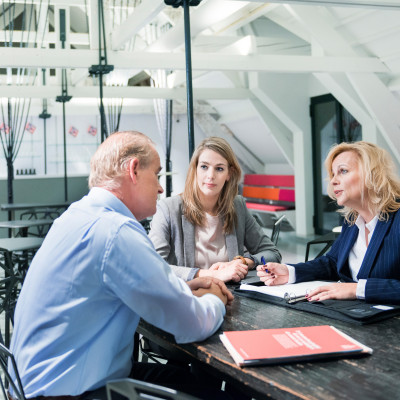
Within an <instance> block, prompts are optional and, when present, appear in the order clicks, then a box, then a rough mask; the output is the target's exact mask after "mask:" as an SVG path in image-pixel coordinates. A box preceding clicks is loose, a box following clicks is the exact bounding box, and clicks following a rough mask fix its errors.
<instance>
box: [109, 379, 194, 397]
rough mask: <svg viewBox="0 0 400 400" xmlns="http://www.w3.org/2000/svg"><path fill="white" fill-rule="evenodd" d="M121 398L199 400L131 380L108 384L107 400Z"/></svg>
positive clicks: (164, 388)
mask: <svg viewBox="0 0 400 400" xmlns="http://www.w3.org/2000/svg"><path fill="white" fill-rule="evenodd" d="M120 396H123V397H124V398H125V399H127V400H141V399H147V400H149V399H152V400H175V399H176V400H197V398H196V397H193V396H191V395H189V394H186V393H182V392H179V391H177V390H174V389H169V388H166V387H164V386H159V385H154V384H152V383H147V382H143V381H138V380H136V379H130V378H126V379H119V380H115V381H110V382H108V383H107V399H108V400H116V399H121V397H120Z"/></svg>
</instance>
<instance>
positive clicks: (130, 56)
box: [0, 47, 393, 73]
mask: <svg viewBox="0 0 400 400" xmlns="http://www.w3.org/2000/svg"><path fill="white" fill-rule="evenodd" d="M108 61H109V64H113V65H114V67H115V69H117V68H120V69H171V70H175V69H185V68H186V64H185V55H184V54H175V53H173V54H170V53H132V52H108ZM96 63H98V52H97V51H95V50H68V49H64V50H62V49H28V48H25V49H19V48H4V47H3V48H0V68H7V67H13V68H18V67H25V68H88V67H89V66H90V65H92V64H96ZM192 68H193V70H204V71H214V70H221V71H233V70H241V71H276V72H357V73H365V72H385V73H387V72H390V71H389V70H388V68H387V67H386V66H385V65H384V64H383V63H382V62H381V61H380V60H379V59H377V58H373V57H357V56H353V57H349V56H347V57H313V56H292V55H279V56H275V55H262V54H260V55H252V56H248V55H245V56H243V55H228V54H219V53H201V54H194V55H192ZM392 72H393V71H392Z"/></svg>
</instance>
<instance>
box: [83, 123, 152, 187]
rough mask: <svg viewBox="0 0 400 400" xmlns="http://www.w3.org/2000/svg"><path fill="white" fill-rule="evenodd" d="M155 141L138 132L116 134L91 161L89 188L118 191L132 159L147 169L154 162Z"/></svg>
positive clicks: (111, 136) (108, 139)
mask: <svg viewBox="0 0 400 400" xmlns="http://www.w3.org/2000/svg"><path fill="white" fill-rule="evenodd" d="M153 144H154V143H153V141H152V140H151V139H150V138H149V137H147V136H146V135H144V134H143V133H140V132H136V131H125V132H114V133H113V134H112V135H110V136H109V137H108V138H107V139H106V140H105V141H104V142H103V143H102V144H101V145H100V146H99V147H98V148H97V150H96V152H95V153H94V155H93V157H92V159H91V160H90V175H89V188H90V189H91V188H92V187H96V186H97V187H104V188H105V189H108V190H115V189H118V188H119V186H120V178H122V176H124V175H125V174H126V171H127V168H128V163H129V161H130V160H132V158H137V159H138V160H139V166H140V167H141V168H145V167H147V166H148V164H149V163H150V162H151V161H152V160H151V159H152V145H153Z"/></svg>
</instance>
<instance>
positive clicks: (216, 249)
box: [149, 137, 282, 282]
mask: <svg viewBox="0 0 400 400" xmlns="http://www.w3.org/2000/svg"><path fill="white" fill-rule="evenodd" d="M240 177H241V169H240V166H239V163H238V161H237V158H236V156H235V154H234V152H233V150H232V148H231V147H230V145H229V144H228V143H227V141H226V140H224V139H222V138H219V137H209V138H206V139H204V140H203V141H202V143H201V144H200V145H199V146H198V147H197V149H196V150H195V152H194V154H193V156H192V159H191V161H190V164H189V170H188V173H187V177H186V183H185V189H184V191H183V193H182V194H180V195H177V196H174V197H169V198H166V199H163V200H160V201H159V202H158V205H157V212H156V214H155V215H154V217H153V220H152V223H151V230H150V233H149V237H150V239H151V240H152V241H153V243H154V246H155V248H156V250H157V252H158V253H159V254H160V255H161V256H162V257H163V258H164V259H165V260H166V261H167V262H168V263H169V264H170V266H171V268H172V269H173V270H174V272H175V273H176V274H177V275H178V276H180V277H181V278H183V279H185V280H190V279H193V278H194V277H197V276H214V277H217V278H219V279H221V280H223V281H224V282H227V281H231V280H232V281H240V280H241V279H243V278H244V277H245V276H246V275H247V273H248V270H249V269H253V268H255V267H256V266H257V265H259V264H261V257H262V256H263V257H264V258H265V260H266V261H272V262H280V260H281V258H282V257H281V254H280V253H279V251H278V249H277V248H276V247H275V245H274V244H273V243H272V242H271V240H270V239H269V238H268V236H267V235H266V234H265V233H264V232H263V230H262V228H261V227H260V226H259V225H258V223H257V222H256V221H255V219H254V218H253V217H252V215H251V214H250V212H249V211H248V209H247V207H246V203H245V201H244V199H243V197H242V196H239V195H238V185H239V181H240Z"/></svg>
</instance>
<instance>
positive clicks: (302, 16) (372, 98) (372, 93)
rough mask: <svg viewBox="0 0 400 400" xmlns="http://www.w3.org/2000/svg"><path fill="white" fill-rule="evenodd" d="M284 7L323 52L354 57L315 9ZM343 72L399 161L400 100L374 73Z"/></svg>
mask: <svg viewBox="0 0 400 400" xmlns="http://www.w3.org/2000/svg"><path fill="white" fill-rule="evenodd" d="M287 7H290V9H291V11H292V13H293V15H295V16H296V18H297V19H298V20H299V21H300V22H301V23H302V24H303V25H304V28H305V29H307V30H309V32H310V33H311V35H312V37H313V38H314V40H315V41H316V42H317V43H318V44H319V46H321V47H322V49H323V51H324V52H325V53H328V54H334V55H339V54H340V55H346V56H349V57H351V56H352V55H355V51H354V50H353V49H352V48H351V46H350V45H349V44H348V43H347V42H346V41H345V40H344V39H343V38H342V37H341V36H340V34H339V33H338V32H337V31H336V30H335V29H334V27H332V26H331V25H330V24H329V22H328V21H327V20H325V19H324V18H322V16H321V14H320V13H318V10H317V9H316V8H315V7H311V6H302V7H300V6H287ZM346 73H347V77H348V79H349V81H350V83H351V84H352V86H353V88H354V90H355V91H356V93H357V95H358V97H359V98H360V99H361V100H362V102H363V104H364V107H365V109H366V110H368V112H369V114H370V116H371V118H372V119H373V120H374V122H375V123H376V125H377V126H378V127H379V129H380V131H381V133H382V135H383V137H384V138H385V140H386V141H387V143H388V144H389V146H390V147H391V148H393V153H394V154H395V156H396V157H397V159H398V160H400V113H399V109H400V101H399V100H398V99H397V98H396V97H395V96H394V95H393V93H391V92H390V90H389V89H388V88H387V87H386V86H385V85H384V83H383V82H382V81H381V80H380V79H379V78H378V77H377V76H376V75H375V74H373V73H366V74H357V73H353V72H352V71H346ZM349 111H350V112H351V110H349Z"/></svg>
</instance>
